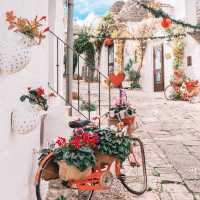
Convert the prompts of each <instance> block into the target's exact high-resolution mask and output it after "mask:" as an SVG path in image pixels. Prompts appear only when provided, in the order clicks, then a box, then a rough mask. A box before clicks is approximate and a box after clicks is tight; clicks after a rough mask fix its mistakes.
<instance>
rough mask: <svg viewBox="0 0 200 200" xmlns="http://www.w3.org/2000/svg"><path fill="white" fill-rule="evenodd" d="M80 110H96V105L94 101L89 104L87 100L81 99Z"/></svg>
mask: <svg viewBox="0 0 200 200" xmlns="http://www.w3.org/2000/svg"><path fill="white" fill-rule="evenodd" d="M81 110H82V111H96V105H95V104H94V103H90V104H89V102H86V101H82V104H81Z"/></svg>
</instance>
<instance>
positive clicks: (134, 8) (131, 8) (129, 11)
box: [117, 0, 149, 22]
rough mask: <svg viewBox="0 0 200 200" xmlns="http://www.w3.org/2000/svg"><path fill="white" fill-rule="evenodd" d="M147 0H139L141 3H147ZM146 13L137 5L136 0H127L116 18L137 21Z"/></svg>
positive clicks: (123, 20)
mask: <svg viewBox="0 0 200 200" xmlns="http://www.w3.org/2000/svg"><path fill="white" fill-rule="evenodd" d="M148 2H149V0H141V3H148ZM146 15H147V11H145V10H144V9H143V8H141V7H139V6H138V5H137V3H136V0H127V1H126V3H125V5H124V6H123V8H122V10H121V11H120V12H119V14H118V16H117V19H118V20H119V21H122V22H128V21H131V22H139V21H141V20H142V19H143V18H144V17H145V16H146Z"/></svg>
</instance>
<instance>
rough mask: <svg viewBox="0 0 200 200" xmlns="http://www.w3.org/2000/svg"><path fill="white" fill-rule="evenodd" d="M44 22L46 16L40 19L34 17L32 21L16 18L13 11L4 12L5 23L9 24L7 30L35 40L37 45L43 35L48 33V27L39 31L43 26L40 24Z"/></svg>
mask: <svg viewBox="0 0 200 200" xmlns="http://www.w3.org/2000/svg"><path fill="white" fill-rule="evenodd" d="M45 20H46V16H42V17H40V18H38V16H36V17H35V18H34V19H33V20H28V19H26V18H22V17H17V16H16V15H15V14H14V12H13V11H8V12H6V21H7V22H8V24H9V27H8V29H9V30H14V32H20V33H23V34H25V35H26V36H28V37H30V38H31V39H36V40H37V41H38V44H40V43H41V41H42V39H44V38H45V35H44V34H45V33H46V32H48V31H49V27H47V28H45V29H43V30H41V27H42V26H43V24H42V22H43V21H45Z"/></svg>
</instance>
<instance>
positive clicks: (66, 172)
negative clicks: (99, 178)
mask: <svg viewBox="0 0 200 200" xmlns="http://www.w3.org/2000/svg"><path fill="white" fill-rule="evenodd" d="M58 165H59V177H60V179H61V180H63V181H69V180H73V181H77V180H83V179H85V178H86V177H87V176H89V175H90V174H91V172H92V168H88V169H86V170H85V171H83V172H81V171H80V170H79V169H78V168H76V167H75V166H73V165H68V164H67V163H66V162H65V161H64V160H61V161H59V162H58Z"/></svg>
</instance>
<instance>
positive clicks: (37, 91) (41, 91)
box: [36, 87, 44, 97]
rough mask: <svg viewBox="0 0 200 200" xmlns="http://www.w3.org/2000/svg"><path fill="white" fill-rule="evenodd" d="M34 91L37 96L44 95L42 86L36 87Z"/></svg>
mask: <svg viewBox="0 0 200 200" xmlns="http://www.w3.org/2000/svg"><path fill="white" fill-rule="evenodd" d="M36 93H37V95H38V96H40V97H41V96H42V95H44V89H43V88H42V87H39V88H37V89H36Z"/></svg>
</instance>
